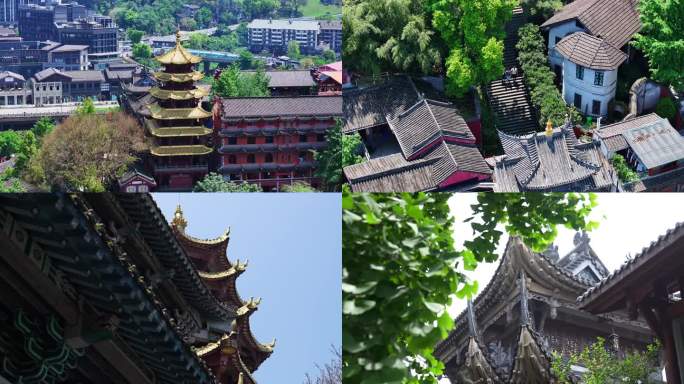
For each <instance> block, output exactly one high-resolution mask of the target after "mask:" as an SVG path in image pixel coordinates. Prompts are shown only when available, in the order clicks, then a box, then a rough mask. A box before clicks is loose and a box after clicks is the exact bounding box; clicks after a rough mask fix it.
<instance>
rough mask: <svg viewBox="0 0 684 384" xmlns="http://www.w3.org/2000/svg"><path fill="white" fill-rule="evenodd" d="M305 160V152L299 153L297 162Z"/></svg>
mask: <svg viewBox="0 0 684 384" xmlns="http://www.w3.org/2000/svg"><path fill="white" fill-rule="evenodd" d="M305 160H306V152H299V161H305Z"/></svg>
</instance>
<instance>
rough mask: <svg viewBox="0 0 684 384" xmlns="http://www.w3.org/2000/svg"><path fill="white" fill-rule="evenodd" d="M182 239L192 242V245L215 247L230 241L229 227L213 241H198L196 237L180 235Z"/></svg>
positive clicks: (185, 234)
mask: <svg viewBox="0 0 684 384" xmlns="http://www.w3.org/2000/svg"><path fill="white" fill-rule="evenodd" d="M182 235H183V237H185V238H187V239H188V240H190V241H192V242H193V243H199V244H204V245H217V244H221V243H223V242H224V241H226V240H228V239H230V227H228V229H226V231H225V232H223V234H222V235H221V236H219V237H217V238H215V239H200V238H198V237H194V236H190V235H188V234H187V233H182Z"/></svg>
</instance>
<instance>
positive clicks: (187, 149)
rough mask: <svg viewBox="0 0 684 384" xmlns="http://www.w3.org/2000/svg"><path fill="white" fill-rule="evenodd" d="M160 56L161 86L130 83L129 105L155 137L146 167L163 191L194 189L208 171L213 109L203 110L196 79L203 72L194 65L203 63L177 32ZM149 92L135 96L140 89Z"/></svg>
mask: <svg viewBox="0 0 684 384" xmlns="http://www.w3.org/2000/svg"><path fill="white" fill-rule="evenodd" d="M156 60H157V61H158V62H159V63H161V64H162V65H163V66H164V69H163V70H161V71H159V72H156V73H154V78H155V79H156V82H157V84H156V85H154V86H151V87H150V85H148V84H149V83H148V82H147V81H145V82H144V84H141V83H137V85H136V82H133V83H132V86H130V87H127V89H128V92H130V94H131V96H133V97H129V99H128V100H127V103H128V104H129V105H130V108H131V109H132V110H133V112H134V113H136V114H137V115H138V116H140V118H141V120H142V123H143V126H144V127H145V129H146V130H147V132H148V133H149V135H150V136H151V137H152V138H153V140H154V144H153V145H152V148H151V149H150V156H149V159H148V164H147V165H148V167H149V169H150V170H151V172H152V175H153V177H154V179H155V180H156V182H157V188H158V189H160V190H188V191H189V190H191V189H192V187H193V186H194V185H195V183H197V181H199V180H201V179H202V178H204V176H206V175H207V173H209V162H210V154H211V153H212V152H213V149H212V148H211V147H210V146H209V145H210V144H209V140H210V136H211V133H212V130H211V128H208V127H206V126H205V123H210V122H211V119H210V117H211V116H212V113H211V112H209V111H207V110H205V109H204V108H203V107H202V105H201V100H202V98H204V97H205V96H207V95H208V93H209V92H208V90H207V89H206V88H200V87H197V86H196V85H195V82H196V81H198V80H201V79H202V78H203V77H204V75H203V74H202V73H201V72H198V71H196V70H195V69H194V66H195V65H196V64H198V63H200V62H201V61H202V59H201V58H199V57H197V56H193V55H191V54H190V53H189V52H188V51H187V50H186V49H185V48H183V46H182V45H181V34H180V32H178V33H177V34H176V46H175V47H174V48H173V49H171V50H169V51H168V52H167V53H165V54H163V55H161V56H158V57H157V58H156ZM145 89H148V90H149V91H148V92H149V94H147V95H144V96H140V97H139V98H135V96H134V93H135V91H136V90H141V91H143V92H144V90H145Z"/></svg>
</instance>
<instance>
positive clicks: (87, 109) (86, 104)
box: [76, 97, 95, 116]
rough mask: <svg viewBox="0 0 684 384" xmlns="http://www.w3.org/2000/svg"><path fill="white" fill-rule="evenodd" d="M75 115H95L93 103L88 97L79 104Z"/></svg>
mask: <svg viewBox="0 0 684 384" xmlns="http://www.w3.org/2000/svg"><path fill="white" fill-rule="evenodd" d="M76 114H77V115H79V116H84V115H94V114H95V104H94V103H93V99H91V98H90V97H86V98H85V100H83V102H82V103H81V105H79V106H78V108H76Z"/></svg>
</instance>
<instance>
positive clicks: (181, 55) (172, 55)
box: [155, 31, 202, 65]
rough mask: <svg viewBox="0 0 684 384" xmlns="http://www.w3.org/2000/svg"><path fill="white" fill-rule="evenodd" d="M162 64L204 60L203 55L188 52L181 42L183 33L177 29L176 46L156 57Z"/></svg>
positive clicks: (193, 62)
mask: <svg viewBox="0 0 684 384" xmlns="http://www.w3.org/2000/svg"><path fill="white" fill-rule="evenodd" d="M155 59H156V60H157V61H158V62H160V63H162V64H176V65H183V64H197V63H199V62H201V61H202V58H201V57H198V56H195V55H193V54H191V53H190V52H188V50H187V49H185V48H184V47H183V45H182V44H181V33H180V31H176V46H175V47H174V48H173V49H171V50H170V51H168V52H166V53H165V54H163V55H161V56H157V57H156V58H155Z"/></svg>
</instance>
